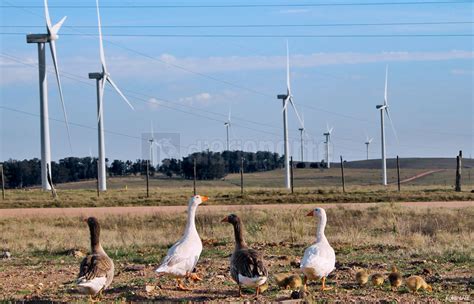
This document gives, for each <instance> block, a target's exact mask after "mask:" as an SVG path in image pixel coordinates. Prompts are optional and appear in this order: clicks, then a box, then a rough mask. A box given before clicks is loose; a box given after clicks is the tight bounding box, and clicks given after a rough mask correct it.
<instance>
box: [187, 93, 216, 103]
mask: <svg viewBox="0 0 474 304" xmlns="http://www.w3.org/2000/svg"><path fill="white" fill-rule="evenodd" d="M212 99H213V96H212V95H211V94H209V93H207V92H203V93H199V94H196V95H193V96H187V97H182V98H180V99H179V102H180V103H184V104H187V105H191V106H192V105H205V106H207V105H209V104H210V102H211V100H212Z"/></svg>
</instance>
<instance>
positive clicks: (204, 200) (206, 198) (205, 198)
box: [201, 195, 209, 203]
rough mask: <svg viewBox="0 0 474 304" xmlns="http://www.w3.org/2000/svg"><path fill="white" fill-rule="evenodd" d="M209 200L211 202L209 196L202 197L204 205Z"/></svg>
mask: <svg viewBox="0 0 474 304" xmlns="http://www.w3.org/2000/svg"><path fill="white" fill-rule="evenodd" d="M207 200H209V197H208V196H204V195H202V196H201V201H202V202H203V203H204V202H206V201H207Z"/></svg>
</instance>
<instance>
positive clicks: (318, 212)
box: [301, 208, 336, 291]
mask: <svg viewBox="0 0 474 304" xmlns="http://www.w3.org/2000/svg"><path fill="white" fill-rule="evenodd" d="M307 216H314V217H318V219H319V225H318V230H317V232H316V243H314V244H313V245H311V246H310V247H308V248H306V250H305V252H304V256H303V259H302V260H301V271H302V272H303V274H304V282H303V283H304V288H305V290H306V283H307V281H308V280H321V282H322V287H321V289H322V290H323V291H324V290H329V289H331V287H326V277H327V276H328V275H329V274H330V273H331V272H332V271H333V270H334V266H335V265H336V254H335V253H334V249H332V247H331V245H329V242H328V240H327V239H326V235H325V234H324V228H325V227H326V221H327V218H326V211H325V210H324V209H323V208H316V209H314V210H312V211H311V212H310V213H308V214H307Z"/></svg>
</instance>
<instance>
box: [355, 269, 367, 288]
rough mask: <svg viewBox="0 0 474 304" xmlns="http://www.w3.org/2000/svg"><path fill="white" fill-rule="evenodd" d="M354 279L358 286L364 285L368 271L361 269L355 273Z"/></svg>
mask: <svg viewBox="0 0 474 304" xmlns="http://www.w3.org/2000/svg"><path fill="white" fill-rule="evenodd" d="M356 281H357V284H359V286H361V287H362V286H364V285H366V284H367V282H368V281H369V273H368V272H367V270H365V269H361V270H359V271H357V273H356Z"/></svg>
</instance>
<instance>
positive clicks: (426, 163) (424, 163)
mask: <svg viewBox="0 0 474 304" xmlns="http://www.w3.org/2000/svg"><path fill="white" fill-rule="evenodd" d="M462 166H463V168H474V160H473V159H468V158H465V159H463V163H462ZM344 167H346V168H355V169H379V168H380V159H369V160H358V161H350V162H346V163H345V165H344ZM396 167H397V160H396V159H394V158H389V159H387V168H389V169H394V168H396ZM400 167H401V168H405V169H456V159H455V158H400Z"/></svg>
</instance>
